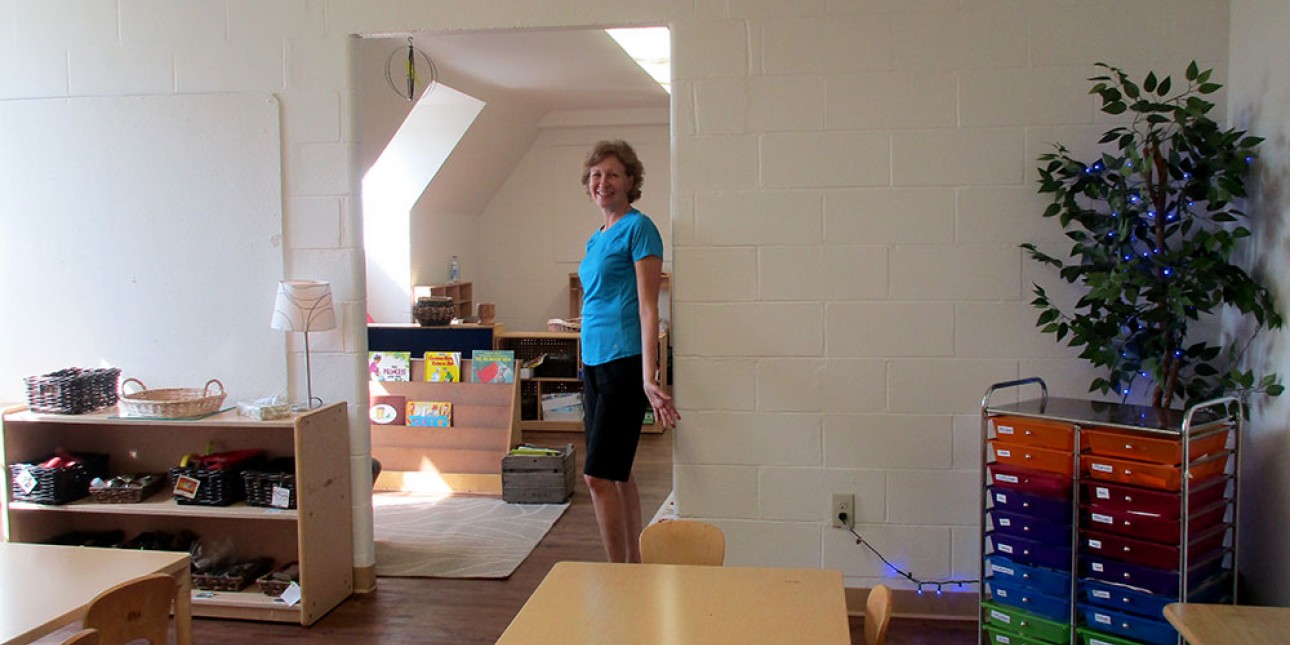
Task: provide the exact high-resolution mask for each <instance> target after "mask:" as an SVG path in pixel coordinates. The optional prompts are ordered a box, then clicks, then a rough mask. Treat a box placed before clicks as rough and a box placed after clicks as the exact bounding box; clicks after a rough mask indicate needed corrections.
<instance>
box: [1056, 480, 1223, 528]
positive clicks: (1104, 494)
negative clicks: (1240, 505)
mask: <svg viewBox="0 0 1290 645" xmlns="http://www.w3.org/2000/svg"><path fill="white" fill-rule="evenodd" d="M1229 479H1230V478H1229V477H1226V476H1219V477H1215V478H1213V479H1210V480H1207V481H1202V482H1192V485H1191V495H1190V497H1191V508H1206V507H1208V506H1209V505H1211V504H1213V503H1214V502H1217V501H1219V500H1221V499H1223V494H1224V493H1225V492H1226V491H1227V482H1228V481H1229ZM1079 486H1080V501H1081V502H1083V503H1085V504H1096V505H1097V506H1099V507H1101V508H1105V509H1109V510H1113V511H1128V512H1133V513H1148V514H1152V515H1160V516H1163V517H1168V518H1173V519H1177V518H1179V517H1181V516H1182V493H1170V492H1166V491H1162V490H1155V489H1151V488H1142V487H1140V486H1129V485H1128V484H1112V483H1109V482H1100V481H1091V480H1082V481H1080V484H1079Z"/></svg>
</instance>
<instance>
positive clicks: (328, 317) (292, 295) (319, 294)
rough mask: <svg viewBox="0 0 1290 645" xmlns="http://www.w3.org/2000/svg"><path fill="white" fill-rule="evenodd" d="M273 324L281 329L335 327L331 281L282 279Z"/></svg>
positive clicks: (313, 329)
mask: <svg viewBox="0 0 1290 645" xmlns="http://www.w3.org/2000/svg"><path fill="white" fill-rule="evenodd" d="M273 328H274V329H277V330H279V331H305V332H309V331H323V330H326V329H335V328H336V310H335V309H333V308H332V304H331V283H329V282H318V281H316V280H283V281H281V282H279V283H278V299H277V301H276V302H274V304H273Z"/></svg>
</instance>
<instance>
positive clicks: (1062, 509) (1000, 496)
mask: <svg viewBox="0 0 1290 645" xmlns="http://www.w3.org/2000/svg"><path fill="white" fill-rule="evenodd" d="M989 496H990V503H991V504H993V505H994V508H996V509H998V510H1001V511H1004V512H1007V513H1021V514H1023V515H1029V516H1031V517H1038V518H1043V519H1045V520H1050V521H1053V522H1065V523H1066V525H1067V526H1070V523H1071V503H1070V500H1069V499H1054V498H1052V497H1044V496H1043V495H1032V494H1030V493H1025V492H1022V491H1019V490H1010V489H1006V488H997V487H993V486H992V487H990V489H989Z"/></svg>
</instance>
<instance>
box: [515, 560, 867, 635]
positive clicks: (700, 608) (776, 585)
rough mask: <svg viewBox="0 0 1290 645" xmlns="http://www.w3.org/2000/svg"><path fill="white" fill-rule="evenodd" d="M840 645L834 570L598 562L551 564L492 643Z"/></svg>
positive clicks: (843, 630) (843, 623)
mask: <svg viewBox="0 0 1290 645" xmlns="http://www.w3.org/2000/svg"><path fill="white" fill-rule="evenodd" d="M850 642H851V635H850V629H849V627H848V626H847V609H846V599H845V598H844V596H843V590H842V574H841V573H839V572H837V571H830V570H824V569H762V568H751V567H704V566H681V565H670V564H608V563H602V562H560V563H558V564H556V565H555V567H553V568H552V569H551V572H550V573H548V574H547V576H546V578H545V579H543V580H542V584H541V585H539V586H538V588H537V590H536V591H534V592H533V595H532V596H530V597H529V599H528V602H526V603H524V607H523V608H521V609H520V613H519V614H518V615H517V616H515V619H514V620H513V621H511V624H510V626H509V627H507V628H506V632H505V633H503V634H502V638H501V640H499V641H498V643H499V645H517V644H522V643H562V644H566V645H572V644H577V643H606V644H610V643H612V644H615V645H617V644H618V643H669V644H672V645H678V644H684V643H813V644H820V645H824V644H828V643H839V644H844V643H845V644H849V643H850Z"/></svg>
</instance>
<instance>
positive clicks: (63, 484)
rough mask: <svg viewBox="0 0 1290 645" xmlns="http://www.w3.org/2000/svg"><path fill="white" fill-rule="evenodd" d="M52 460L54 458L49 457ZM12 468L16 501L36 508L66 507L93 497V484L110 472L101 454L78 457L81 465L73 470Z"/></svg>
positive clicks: (12, 488) (85, 454) (104, 456)
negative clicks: (46, 506)
mask: <svg viewBox="0 0 1290 645" xmlns="http://www.w3.org/2000/svg"><path fill="white" fill-rule="evenodd" d="M50 457H53V455H50ZM50 457H46V458H44V459H39V460H36V461H35V462H34V463H30V464H9V475H10V482H11V487H10V491H11V492H12V494H13V499H14V500H15V501H21V502H35V503H37V504H55V505H59V504H66V503H68V502H74V501H76V500H78V499H80V498H82V497H85V496H86V495H89V494H90V491H89V489H90V482H91V481H92V480H93V479H94V478H95V477H104V476H106V475H107V472H108V456H107V455H105V454H98V453H81V454H78V455H76V457H77V458H78V459H79V460H80V463H78V464H76V465H75V466H72V467H70V468H44V467H41V466H40V465H39V464H42V463H45V462H46V461H48V460H49V459H50Z"/></svg>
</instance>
